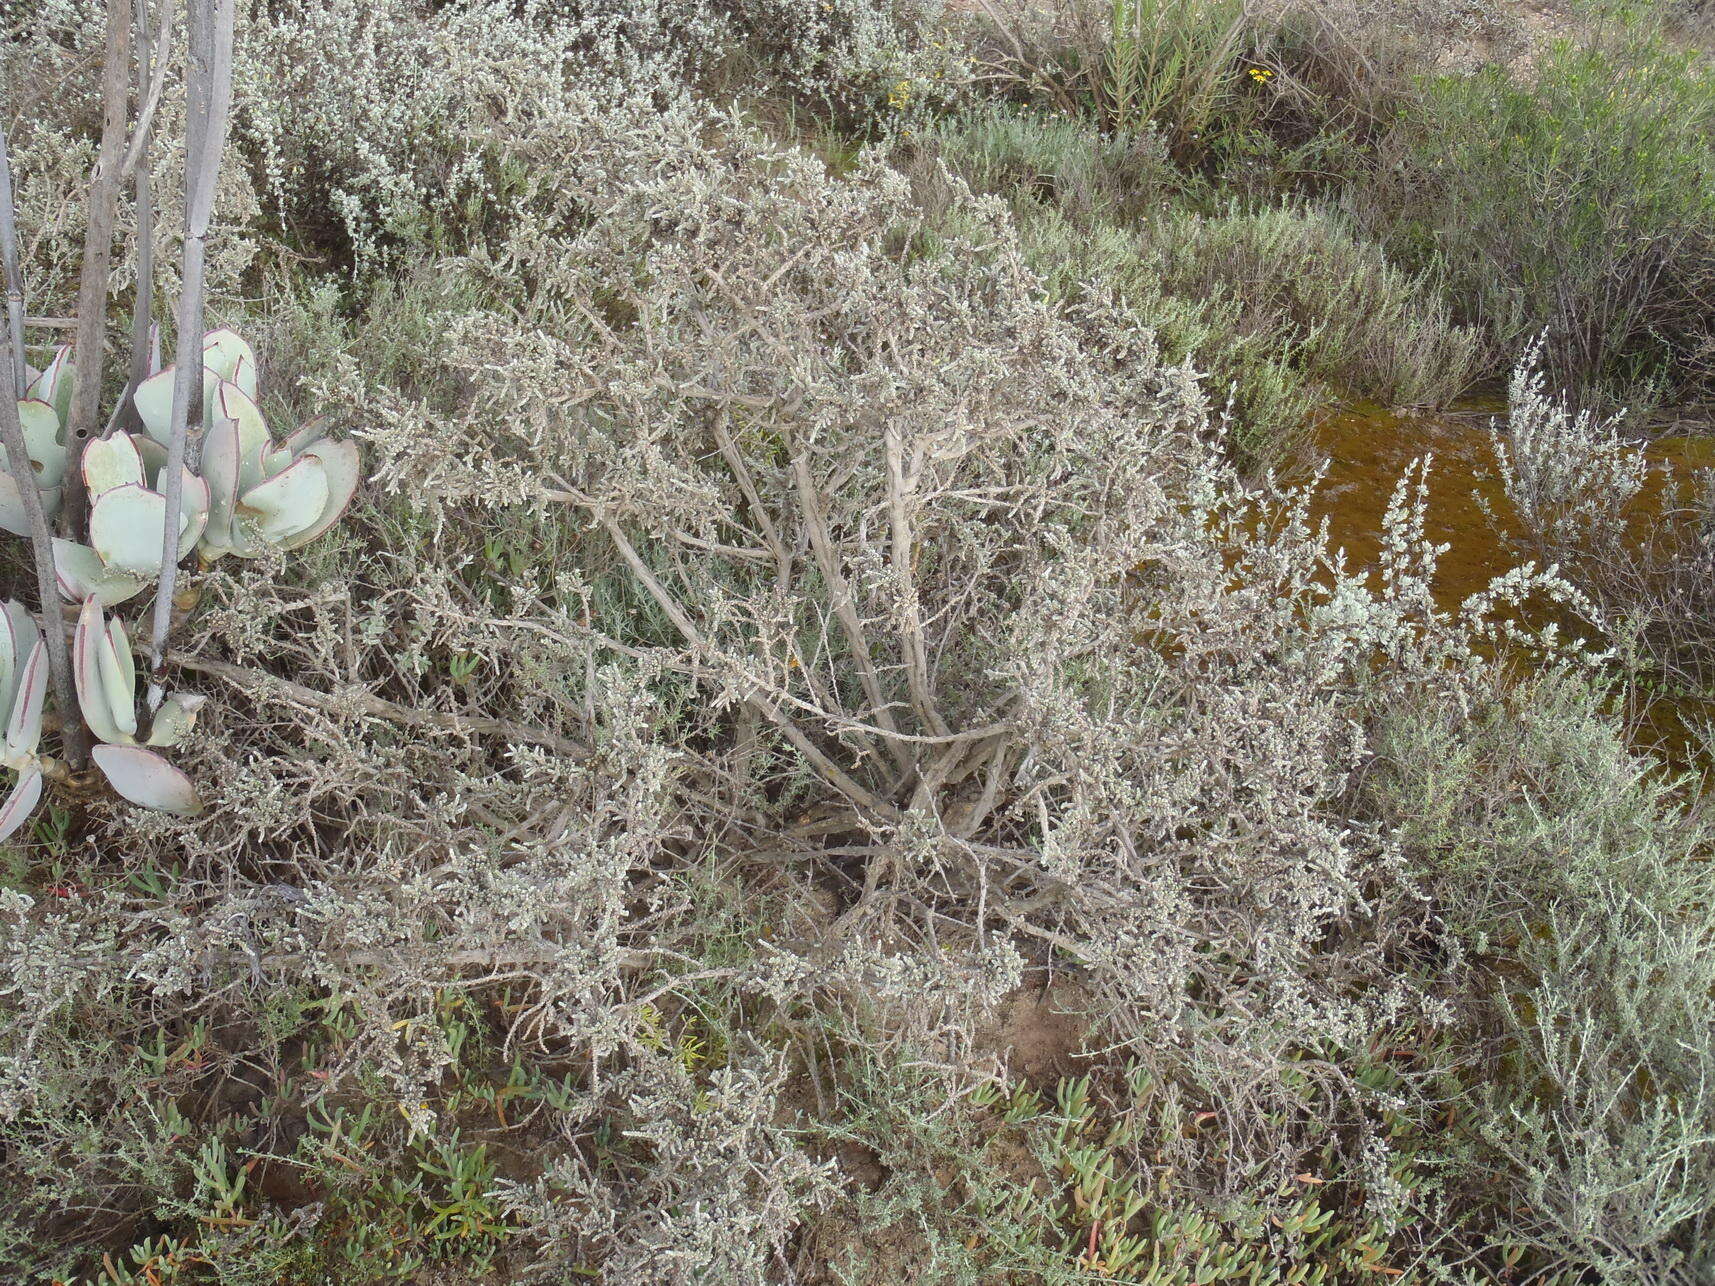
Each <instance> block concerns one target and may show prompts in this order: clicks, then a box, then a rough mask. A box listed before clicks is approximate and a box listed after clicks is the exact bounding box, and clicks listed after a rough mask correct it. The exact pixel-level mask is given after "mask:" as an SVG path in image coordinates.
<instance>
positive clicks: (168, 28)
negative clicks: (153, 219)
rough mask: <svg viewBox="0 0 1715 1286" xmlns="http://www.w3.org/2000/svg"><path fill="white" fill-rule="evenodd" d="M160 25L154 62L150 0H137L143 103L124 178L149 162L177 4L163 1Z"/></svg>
mask: <svg viewBox="0 0 1715 1286" xmlns="http://www.w3.org/2000/svg"><path fill="white" fill-rule="evenodd" d="M160 9H161V16H160V19H159V22H160V27H159V29H158V30H157V31H156V33H155V39H154V41H153V47H154V54H153V60H152V61H151V54H150V45H151V42H150V40H149V0H133V2H132V22H133V24H134V25H135V28H136V40H137V98H138V101H139V102H141V103H142V107H141V109H140V110H139V111H138V114H137V124H136V127H135V128H134V129H133V130H132V132H131V146H130V148H128V149H127V150H126V153H125V163H124V164H123V165H122V166H120V170H119V177H120V179H121V180H124V179H127V178H129V177H131V175H132V174H133V173H135V172H136V170H137V167H138V166H139V165H147V164H148V160H147V157H148V154H149V136H150V134H151V132H152V131H153V129H154V125H155V109H156V108H157V107H159V106H160V105H161V91H162V89H164V88H165V87H166V84H167V50H168V47H169V46H168V41H169V40H170V38H171V36H172V30H173V6H172V5H171V4H168V3H166V0H160Z"/></svg>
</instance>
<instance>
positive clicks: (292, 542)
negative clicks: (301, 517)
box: [280, 438, 362, 549]
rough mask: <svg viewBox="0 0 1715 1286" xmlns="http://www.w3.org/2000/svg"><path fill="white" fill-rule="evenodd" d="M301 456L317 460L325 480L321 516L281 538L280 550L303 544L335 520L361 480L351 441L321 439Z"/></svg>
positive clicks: (354, 448) (330, 525)
mask: <svg viewBox="0 0 1715 1286" xmlns="http://www.w3.org/2000/svg"><path fill="white" fill-rule="evenodd" d="M304 457H305V459H309V460H319V461H321V466H322V471H323V472H324V473H325V474H326V475H327V480H328V498H327V504H326V505H325V506H324V507H323V509H322V513H321V517H319V518H317V519H316V520H315V521H314V522H313V523H311V524H310V525H309V526H308V527H306V528H304V530H303V531H300V532H299V533H298V534H297V535H295V536H291V537H289V538H287V539H286V540H283V541H281V542H280V547H281V548H282V549H297V548H298V547H299V546H300V545H307V544H309V543H310V542H311V541H312V540H314V539H315V538H316V537H317V536H319V535H321V534H322V533H323V532H325V531H326V530H327V529H328V528H330V527H332V526H333V525H334V524H335V523H336V522H338V521H339V519H340V515H341V514H343V513H344V512H345V510H346V507H347V506H348V505H350V504H351V498H352V497H353V496H354V495H356V494H357V484H358V483H359V482H360V481H361V480H362V461H361V460H360V458H359V457H358V454H357V444H356V443H355V442H345V441H335V440H333V439H331V438H330V439H324V440H323V441H321V442H318V443H316V444H315V445H314V446H313V447H310V448H309V449H308V450H306V451H305V452H304Z"/></svg>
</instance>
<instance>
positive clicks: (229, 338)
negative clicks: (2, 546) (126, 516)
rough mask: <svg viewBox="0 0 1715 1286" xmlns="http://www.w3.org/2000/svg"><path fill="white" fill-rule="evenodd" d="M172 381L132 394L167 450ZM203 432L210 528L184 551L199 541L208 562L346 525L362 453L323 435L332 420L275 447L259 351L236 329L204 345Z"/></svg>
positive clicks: (152, 381) (153, 379) (300, 541)
mask: <svg viewBox="0 0 1715 1286" xmlns="http://www.w3.org/2000/svg"><path fill="white" fill-rule="evenodd" d="M173 378H174V369H173V367H171V366H168V367H166V368H164V369H163V370H161V371H159V372H158V373H156V374H155V375H152V376H150V377H149V378H148V379H146V380H144V381H143V383H141V384H140V385H138V387H137V393H136V397H135V402H136V407H137V413H138V415H139V417H140V418H141V419H142V421H143V429H144V432H145V433H147V434H148V436H149V438H150V439H151V440H153V441H154V442H156V443H159V444H160V445H161V446H163V447H164V446H166V445H167V444H168V442H169V440H170V435H171V427H170V426H171V417H172V401H173ZM202 431H203V441H202V466H201V472H202V476H203V478H204V479H205V480H206V481H207V483H208V492H209V508H208V521H207V524H206V527H205V528H204V529H202V531H201V533H200V535H201V539H200V541H198V540H197V538H196V537H194V536H193V537H187V538H186V539H185V547H186V548H189V547H190V545H192V544H196V546H197V551H198V553H199V554H200V555H201V557H202V559H203V561H204V562H213V561H214V560H215V559H217V558H221V557H223V556H225V555H227V554H235V555H237V556H238V557H240V558H255V557H258V556H260V555H261V554H263V553H264V552H266V551H267V550H268V549H269V548H270V547H272V548H277V549H296V548H298V546H300V545H305V544H308V543H309V542H310V541H312V540H314V539H315V538H316V537H317V536H319V535H321V534H322V533H323V532H324V531H326V530H327V529H328V528H329V527H331V526H333V525H334V523H335V522H337V521H338V520H339V516H340V514H341V513H343V512H344V511H345V507H346V505H347V504H349V503H350V501H351V497H352V495H353V493H355V492H356V490H357V482H358V456H357V448H356V447H355V446H354V445H353V444H351V443H349V442H339V441H334V440H332V439H329V438H327V437H325V436H324V435H325V434H326V432H327V428H326V423H325V421H323V420H319V419H318V420H312V421H310V422H309V423H308V424H305V425H304V426H303V427H302V428H300V429H299V430H298V431H297V432H296V433H293V434H292V435H291V436H290V437H288V438H287V439H286V440H285V441H283V442H279V443H276V442H275V441H274V439H273V436H272V434H270V433H269V431H268V425H267V422H266V421H265V420H264V419H263V418H262V411H261V409H260V408H259V407H258V406H257V405H256V357H255V354H254V353H252V352H251V349H250V345H248V344H247V343H245V342H244V341H243V340H242V339H240V338H239V337H238V336H237V335H235V334H234V333H233V332H232V331H230V330H218V331H214V332H211V333H210V334H209V336H208V337H207V339H206V340H205V342H204V344H203V416H202ZM163 512H164V511H163ZM91 534H92V541H91V543H92V544H93V543H94V541H93V532H92V533H91ZM156 571H159V557H158V555H157V559H156Z"/></svg>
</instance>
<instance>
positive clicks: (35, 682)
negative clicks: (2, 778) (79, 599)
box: [0, 599, 48, 840]
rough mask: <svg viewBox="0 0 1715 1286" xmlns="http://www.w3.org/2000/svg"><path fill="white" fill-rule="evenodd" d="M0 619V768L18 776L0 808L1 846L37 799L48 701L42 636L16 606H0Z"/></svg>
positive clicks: (8, 602)
mask: <svg viewBox="0 0 1715 1286" xmlns="http://www.w3.org/2000/svg"><path fill="white" fill-rule="evenodd" d="M0 616H3V617H4V620H3V621H0V717H3V718H4V720H5V740H4V742H3V743H0V763H4V764H5V765H6V767H8V768H10V769H12V771H13V772H15V773H17V774H18V780H17V782H16V784H14V785H13V787H12V790H11V793H10V794H8V795H7V796H6V798H5V800H4V802H0V840H3V839H5V838H7V837H8V836H9V835H11V834H12V832H14V831H16V830H17V829H18V828H19V827H20V826H22V825H23V824H24V821H25V819H26V818H28V817H29V815H30V813H31V812H32V811H33V810H34V809H35V807H36V804H37V802H38V801H39V800H40V799H41V797H42V761H41V759H40V758H39V757H38V756H37V754H36V749H37V747H38V746H39V745H40V743H41V737H42V707H43V705H44V704H45V703H46V701H47V697H48V660H47V648H46V647H45V646H44V645H43V643H42V632H41V630H40V629H38V628H37V626H36V621H35V618H34V617H32V616H31V615H30V613H29V611H28V609H26V608H25V607H24V605H23V604H22V603H19V602H17V601H16V600H14V599H7V600H6V601H5V602H4V603H0Z"/></svg>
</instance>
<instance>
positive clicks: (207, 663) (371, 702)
mask: <svg viewBox="0 0 1715 1286" xmlns="http://www.w3.org/2000/svg"><path fill="white" fill-rule="evenodd" d="M166 661H167V664H169V665H174V666H177V667H178V668H179V669H181V670H189V671H191V672H192V673H193V674H206V675H210V676H211V677H213V678H217V679H224V680H226V681H227V682H228V683H231V684H232V685H233V686H234V687H237V688H242V689H243V690H244V691H246V692H251V693H259V694H261V695H264V696H272V697H277V698H278V699H280V700H282V701H289V702H292V703H293V704H296V705H301V706H307V707H309V708H310V709H312V710H323V711H326V712H327V713H328V714H337V715H356V716H362V717H367V718H372V719H384V720H386V721H387V722H389V723H400V724H405V725H406V726H407V727H412V728H439V729H442V730H444V731H447V732H459V733H466V734H469V735H472V736H490V737H500V738H501V739H503V740H506V741H518V742H523V743H524V744H526V745H531V746H541V747H543V748H545V749H548V750H552V751H554V752H556V753H557V754H562V755H567V756H569V757H571V758H574V759H587V758H589V756H590V755H591V754H592V753H593V752H592V751H591V750H590V748H589V747H588V746H586V745H584V744H582V743H581V742H577V741H573V740H572V739H571V738H569V737H562V736H560V735H559V734H558V733H554V732H549V731H547V730H546V729H543V728H532V727H530V726H528V725H526V724H521V723H512V722H510V721H509V720H506V719H490V718H486V717H483V716H479V715H462V714H450V713H448V712H446V711H443V710H418V709H415V708H414V707H412V706H403V705H400V704H399V703H398V702H396V701H388V700H387V699H386V698H384V697H378V696H376V695H375V694H374V693H372V692H365V691H363V690H362V689H360V688H348V689H346V690H345V691H343V692H320V691H317V690H316V689H315V688H307V687H305V686H304V685H303V684H301V683H293V682H291V681H290V680H289V679H282V678H280V677H279V676H278V675H274V674H269V673H268V672H267V671H266V670H252V669H250V668H248V667H247V666H242V665H233V664H232V663H231V662H229V661H214V660H210V659H208V658H206V657H201V656H198V655H196V653H194V652H180V651H172V652H168V653H167V656H166Z"/></svg>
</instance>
